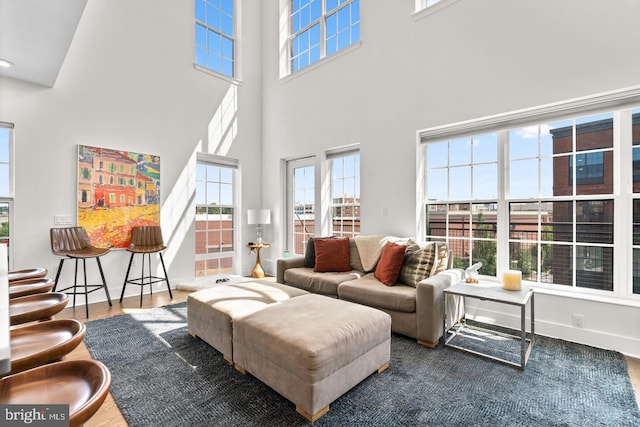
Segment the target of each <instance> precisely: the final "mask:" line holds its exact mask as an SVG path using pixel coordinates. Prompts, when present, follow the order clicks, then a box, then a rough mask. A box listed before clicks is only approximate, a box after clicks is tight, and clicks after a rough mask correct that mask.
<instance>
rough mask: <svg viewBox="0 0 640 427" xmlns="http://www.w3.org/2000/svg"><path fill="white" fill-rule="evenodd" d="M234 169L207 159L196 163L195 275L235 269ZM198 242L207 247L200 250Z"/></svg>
mask: <svg viewBox="0 0 640 427" xmlns="http://www.w3.org/2000/svg"><path fill="white" fill-rule="evenodd" d="M234 170H235V169H234V168H232V167H227V166H223V165H217V164H211V163H207V162H198V163H197V165H196V258H195V259H196V276H202V275H205V276H206V275H211V274H217V273H230V272H231V270H232V266H233V258H234V255H235V250H236V248H235V245H234V240H235V236H234V234H235V198H234V189H233V186H234V176H233V175H234ZM199 217H200V219H198V218H199ZM199 242H203V243H204V251H202V250H199V246H200V245H199Z"/></svg>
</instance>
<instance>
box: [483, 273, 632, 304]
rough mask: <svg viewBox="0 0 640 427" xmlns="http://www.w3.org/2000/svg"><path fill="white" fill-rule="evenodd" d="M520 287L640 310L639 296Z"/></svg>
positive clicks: (546, 293)
mask: <svg viewBox="0 0 640 427" xmlns="http://www.w3.org/2000/svg"><path fill="white" fill-rule="evenodd" d="M482 280H486V281H488V282H495V283H500V281H499V280H497V279H496V278H495V277H482ZM522 286H525V287H530V288H533V290H534V291H535V293H537V294H542V295H550V296H554V297H561V298H570V299H574V300H583V301H591V302H597V303H601V304H611V305H621V306H625V307H637V308H640V295H632V296H615V295H613V294H607V295H603V294H600V293H598V294H596V293H595V292H598V291H596V290H593V292H594V293H587V291H588V289H586V288H585V289H584V291H582V289H578V290H569V289H574V288H568V289H567V290H564V289H557V288H552V287H550V286H549V287H548V286H545V285H538V284H533V283H529V282H526V281H524V280H523V281H522Z"/></svg>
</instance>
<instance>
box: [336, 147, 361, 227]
mask: <svg viewBox="0 0 640 427" xmlns="http://www.w3.org/2000/svg"><path fill="white" fill-rule="evenodd" d="M328 159H329V170H330V174H331V206H330V209H331V232H332V234H333V235H335V236H342V237H354V236H356V235H358V234H360V153H359V152H352V151H350V152H344V153H335V154H330V155H328Z"/></svg>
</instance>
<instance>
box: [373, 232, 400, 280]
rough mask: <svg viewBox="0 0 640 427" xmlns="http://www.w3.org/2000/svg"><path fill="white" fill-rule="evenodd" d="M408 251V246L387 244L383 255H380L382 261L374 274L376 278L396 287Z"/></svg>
mask: <svg viewBox="0 0 640 427" xmlns="http://www.w3.org/2000/svg"><path fill="white" fill-rule="evenodd" d="M406 249H407V246H406V245H398V244H396V243H392V242H387V244H386V245H384V248H383V249H382V255H380V261H378V265H376V271H375V273H373V274H374V276H375V278H376V279H378V280H379V281H381V282H382V283H384V284H385V285H387V286H393V285H395V283H396V281H397V280H398V275H399V274H400V269H401V268H402V262H403V261H404V253H405V251H406Z"/></svg>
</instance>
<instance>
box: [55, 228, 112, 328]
mask: <svg viewBox="0 0 640 427" xmlns="http://www.w3.org/2000/svg"><path fill="white" fill-rule="evenodd" d="M50 234H51V251H52V252H53V254H54V255H58V256H61V257H63V258H62V259H60V264H59V265H58V272H57V273H56V279H55V282H56V284H55V285H54V288H53V290H54V291H55V290H56V287H57V286H58V283H59V282H58V279H59V278H60V273H61V271H62V266H63V265H64V262H65V261H66V260H68V259H74V260H75V261H76V269H75V275H74V279H73V286H68V287H66V288H64V289H60V292H65V293H67V294H70V295H73V306H74V307H75V306H76V295H83V294H84V297H85V311H86V315H87V318H88V317H89V294H90V293H91V292H95V291H97V290H98V289H104V291H105V293H106V294H107V302H108V303H109V306H111V296H110V295H109V288H108V287H107V281H106V280H105V278H104V272H103V271H102V264H101V263H100V257H101V256H102V255H105V254H108V253H109V251H110V249H109V248H97V247H95V246H93V245H92V244H91V240H90V239H89V235H87V232H86V230H85V229H84V227H64V228H52V229H51V233H50ZM88 258H94V259H95V260H96V262H97V263H98V269H99V270H100V277H101V278H102V284H98V285H87V259H88ZM78 260H82V267H83V272H84V290H83V291H78V290H77V286H78ZM69 289H73V291H71V292H67V291H68V290H69Z"/></svg>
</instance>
